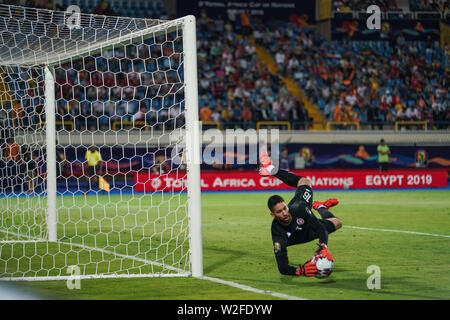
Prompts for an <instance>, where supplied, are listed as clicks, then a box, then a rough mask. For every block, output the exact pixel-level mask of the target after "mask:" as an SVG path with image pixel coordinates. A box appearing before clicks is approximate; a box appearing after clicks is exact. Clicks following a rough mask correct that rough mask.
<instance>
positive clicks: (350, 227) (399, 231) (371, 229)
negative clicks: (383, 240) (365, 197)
mask: <svg viewBox="0 0 450 320" xmlns="http://www.w3.org/2000/svg"><path fill="white" fill-rule="evenodd" d="M344 228H349V229H358V230H370V231H384V232H397V233H407V234H415V235H419V236H431V237H442V238H450V236H448V235H444V234H434V233H425V232H415V231H408V230H393V229H378V228H365V227H355V226H344Z"/></svg>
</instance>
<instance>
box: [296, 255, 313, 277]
mask: <svg viewBox="0 0 450 320" xmlns="http://www.w3.org/2000/svg"><path fill="white" fill-rule="evenodd" d="M296 274H297V275H298V276H304V277H315V276H316V275H317V267H316V263H315V262H311V259H308V261H306V262H305V264H303V265H302V264H301V265H299V266H298V268H297V272H296Z"/></svg>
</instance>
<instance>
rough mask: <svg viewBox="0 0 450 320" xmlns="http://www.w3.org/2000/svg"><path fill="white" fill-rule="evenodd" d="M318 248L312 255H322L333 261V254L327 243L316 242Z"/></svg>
mask: <svg viewBox="0 0 450 320" xmlns="http://www.w3.org/2000/svg"><path fill="white" fill-rule="evenodd" d="M317 245H318V246H319V248H317V250H316V251H315V252H314V255H315V256H317V255H322V257H324V258H327V259H328V260H330V261H333V262H334V258H333V255H332V254H331V252H330V251H328V248H327V245H326V244H325V243H318V244H317Z"/></svg>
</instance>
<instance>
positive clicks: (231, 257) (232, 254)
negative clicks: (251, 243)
mask: <svg viewBox="0 0 450 320" xmlns="http://www.w3.org/2000/svg"><path fill="white" fill-rule="evenodd" d="M204 249H205V252H206V251H207V252H208V256H211V252H214V255H220V257H219V258H218V259H217V260H216V259H215V261H214V262H213V263H212V264H211V265H208V266H204V268H203V272H204V273H205V274H208V273H211V272H213V271H214V270H216V269H217V268H222V267H223V266H225V265H227V264H230V263H232V262H234V261H236V260H238V259H240V258H242V257H244V256H245V255H246V254H247V252H245V251H239V250H230V249H223V248H204Z"/></svg>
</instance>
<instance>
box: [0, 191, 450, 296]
mask: <svg viewBox="0 0 450 320" xmlns="http://www.w3.org/2000/svg"><path fill="white" fill-rule="evenodd" d="M271 194H273V193H218V194H214V193H205V194H203V195H202V214H203V218H202V223H203V249H204V251H203V256H204V273H205V275H206V276H209V277H214V278H219V279H222V280H226V281H231V282H233V283H238V284H241V285H245V286H250V287H252V288H255V289H259V290H265V291H271V292H277V293H281V294H285V295H289V296H293V297H299V298H305V299H352V300H353V299H358V300H359V299H364V300H379V299H388V300H389V299H401V300H410V299H448V298H449V297H450V273H449V265H450V255H449V254H448V251H449V249H450V232H449V230H450V197H449V196H450V192H449V191H377V192H375V191H370V192H345V191H344V192H334V193H333V192H329V191H326V192H318V191H316V192H315V194H314V200H315V201H323V200H326V199H328V198H330V197H335V198H337V199H339V200H340V204H339V205H338V206H337V207H335V208H333V209H332V210H331V211H332V212H333V213H334V214H335V215H336V216H338V217H339V218H341V219H342V221H343V224H344V227H343V228H342V229H340V230H338V231H336V232H335V233H334V234H331V235H330V236H329V246H328V247H329V250H330V251H331V252H332V254H333V256H334V258H335V260H336V261H335V270H334V272H333V274H332V275H331V276H330V277H329V278H327V279H316V278H304V277H289V276H282V275H280V274H279V273H278V270H277V267H276V263H275V259H274V254H273V249H272V241H271V237H270V224H271V221H272V218H271V217H270V215H269V212H268V209H267V206H266V201H267V198H268V197H269V196H270V195H271ZM280 194H281V195H282V196H283V197H284V198H285V199H286V201H289V200H290V197H292V196H293V192H292V193H287V192H283V193H280ZM99 199H100V200H99V201H100V202H101V201H102V200H101V197H100V198H99ZM105 200H107V198H106V197H105ZM123 203H124V205H129V202H127V201H123ZM115 205H120V204H119V202H118V203H117V204H115ZM82 215H83V213H82V212H81V213H80V219H81V220H82V219H83V218H82ZM88 225H89V223H88V222H87V223H86V224H85V226H86V227H88ZM91 227H93V226H91ZM97 227H101V226H97ZM354 227H360V228H367V229H358V228H354ZM396 231H408V232H396ZM139 232H141V231H139ZM1 245H2V244H0V246H1ZM315 248H316V244H315V242H311V243H308V244H303V245H297V246H293V247H289V249H288V253H289V258H290V263H291V264H292V265H295V264H298V263H303V262H305V260H307V259H308V258H309V257H311V256H312V254H313V251H314V250H315ZM370 266H378V267H379V270H380V280H381V288H380V289H372V290H369V289H368V288H367V280H368V278H369V277H370V276H371V273H368V267H370ZM19 285H20V286H23V287H25V288H26V289H27V290H30V291H32V292H36V293H38V294H41V295H42V296H43V297H49V298H57V299H170V300H177V299H183V300H189V299H221V300H224V299H225V300H226V299H233V300H239V299H277V298H276V297H274V296H272V295H268V294H259V293H255V292H249V291H244V290H241V289H237V288H233V287H230V286H227V285H223V284H219V283H215V282H211V281H207V280H202V279H195V278H136V279H102V280H82V281H81V289H79V290H76V289H74V290H69V289H68V288H67V286H66V281H45V282H23V283H22V282H21V283H19Z"/></svg>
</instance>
